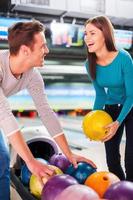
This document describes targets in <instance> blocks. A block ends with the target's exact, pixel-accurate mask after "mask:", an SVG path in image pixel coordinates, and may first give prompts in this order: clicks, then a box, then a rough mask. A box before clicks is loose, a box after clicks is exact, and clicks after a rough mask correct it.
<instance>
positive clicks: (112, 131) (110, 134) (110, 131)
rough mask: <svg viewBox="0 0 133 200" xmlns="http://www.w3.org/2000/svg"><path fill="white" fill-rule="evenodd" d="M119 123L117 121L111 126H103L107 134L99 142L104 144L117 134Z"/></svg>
mask: <svg viewBox="0 0 133 200" xmlns="http://www.w3.org/2000/svg"><path fill="white" fill-rule="evenodd" d="M119 126H120V123H119V122H118V121H114V122H112V123H111V124H109V125H107V126H105V127H104V128H105V129H106V130H107V131H108V134H107V135H106V136H105V137H104V138H103V139H102V140H101V141H102V142H106V141H108V140H110V139H111V138H112V137H113V136H114V135H115V134H116V132H117V130H118V128H119Z"/></svg>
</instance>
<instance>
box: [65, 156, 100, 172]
mask: <svg viewBox="0 0 133 200" xmlns="http://www.w3.org/2000/svg"><path fill="white" fill-rule="evenodd" d="M68 159H69V161H70V162H71V163H72V164H73V166H74V167H75V168H77V167H78V165H77V164H78V162H86V163H89V164H90V165H92V166H93V167H94V168H97V166H96V165H95V164H94V162H92V161H91V160H89V159H87V158H85V157H83V156H80V155H77V154H74V153H72V154H71V155H70V156H69V157H68Z"/></svg>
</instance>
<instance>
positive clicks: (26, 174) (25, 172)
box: [20, 164, 31, 185]
mask: <svg viewBox="0 0 133 200" xmlns="http://www.w3.org/2000/svg"><path fill="white" fill-rule="evenodd" d="M30 177H31V172H30V170H29V169H28V167H27V165H26V164H23V165H22V167H21V174H20V178H21V181H22V183H23V184H24V185H28V184H29V180H30Z"/></svg>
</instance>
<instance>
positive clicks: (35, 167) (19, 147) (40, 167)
mask: <svg viewBox="0 0 133 200" xmlns="http://www.w3.org/2000/svg"><path fill="white" fill-rule="evenodd" d="M8 140H9V142H10V143H11V145H12V146H13V148H14V149H15V151H16V152H17V153H18V154H19V156H20V157H21V158H22V159H23V160H24V161H25V163H26V165H27V167H28V168H29V170H30V171H31V172H32V173H33V174H35V175H36V176H38V177H40V178H41V177H43V176H45V175H46V174H48V175H52V174H53V169H51V168H50V167H49V166H48V165H45V164H42V163H40V162H39V161H37V160H36V159H35V158H34V157H33V155H32V153H31V151H30V149H29V147H28V145H27V144H26V142H25V141H24V139H23V136H22V134H21V132H20V131H17V132H15V133H13V134H11V135H9V136H8Z"/></svg>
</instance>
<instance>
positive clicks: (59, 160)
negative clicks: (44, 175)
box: [49, 153, 71, 172]
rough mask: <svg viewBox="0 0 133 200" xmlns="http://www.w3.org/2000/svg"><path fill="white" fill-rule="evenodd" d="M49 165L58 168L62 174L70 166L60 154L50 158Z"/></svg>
mask: <svg viewBox="0 0 133 200" xmlns="http://www.w3.org/2000/svg"><path fill="white" fill-rule="evenodd" d="M49 163H50V164H51V165H55V166H57V167H59V168H60V169H61V170H62V171H63V172H65V171H66V169H67V168H68V166H69V165H70V164H71V163H70V162H69V160H68V159H67V158H66V156H65V155H63V154H62V153H59V154H54V155H53V156H51V158H50V160H49Z"/></svg>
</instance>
